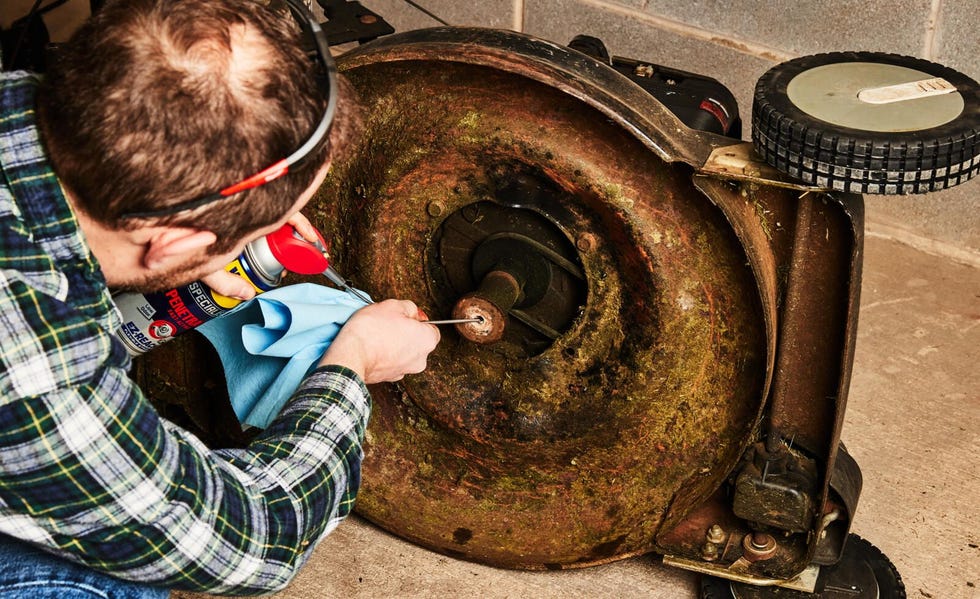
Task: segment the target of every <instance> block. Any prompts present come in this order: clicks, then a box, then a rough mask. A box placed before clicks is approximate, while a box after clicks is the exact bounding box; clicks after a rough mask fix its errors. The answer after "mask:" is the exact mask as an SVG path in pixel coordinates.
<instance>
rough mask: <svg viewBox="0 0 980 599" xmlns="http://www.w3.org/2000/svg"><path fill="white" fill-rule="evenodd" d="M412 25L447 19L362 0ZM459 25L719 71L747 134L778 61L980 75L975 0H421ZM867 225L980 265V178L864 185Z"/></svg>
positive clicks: (395, 2) (399, 23)
mask: <svg viewBox="0 0 980 599" xmlns="http://www.w3.org/2000/svg"><path fill="white" fill-rule="evenodd" d="M361 1H362V4H364V5H365V6H368V7H369V8H371V9H372V10H375V11H376V12H378V13H379V14H381V15H382V16H384V17H385V19H386V20H388V22H390V23H391V24H392V25H393V26H394V27H395V29H396V31H406V30H409V29H417V28H421V27H432V26H436V25H438V23H437V22H436V21H435V20H433V19H432V18H430V17H428V16H426V15H425V14H424V13H422V12H421V11H419V10H417V9H416V8H413V7H412V6H410V5H409V4H408V3H406V2H404V0H361ZM417 3H418V4H420V5H421V6H423V7H424V8H426V9H427V10H429V11H430V12H432V13H434V14H435V15H437V16H439V17H440V18H442V19H443V20H445V21H447V22H449V23H450V24H452V25H468V26H481V27H497V28H506V29H513V30H516V31H523V32H525V33H528V34H531V35H534V36H537V37H541V38H545V39H548V40H551V41H554V42H558V43H562V44H566V43H568V42H569V41H570V40H571V39H572V38H573V37H574V36H576V35H578V34H583V33H584V34H588V35H593V36H596V37H598V38H600V39H602V40H603V41H604V42H605V44H606V46H607V47H608V49H609V51H610V53H611V54H614V55H618V56H625V57H629V58H636V59H641V60H645V61H649V62H653V63H656V64H662V65H664V66H668V67H673V68H678V69H682V70H685V71H691V72H694V73H699V74H702V75H707V76H710V77H714V78H715V79H718V80H719V81H721V82H722V83H724V84H725V85H726V86H727V87H728V88H729V89H730V90H732V92H733V93H734V94H735V96H736V98H737V99H738V102H739V107H740V111H741V113H742V118H743V121H745V122H746V127H745V128H744V136H745V137H746V139H748V138H749V136H750V131H749V127H748V123H750V122H751V115H750V111H751V108H752V90H753V89H754V87H755V82H756V80H757V79H758V78H759V76H761V75H762V74H763V73H764V72H765V71H766V70H768V69H769V68H770V67H771V66H773V65H775V64H777V63H779V62H782V61H785V60H789V59H791V58H795V57H797V56H803V55H807V54H816V53H820V52H831V51H842V50H867V51H876V52H893V53H897V54H905V55H909V56H917V57H921V58H926V59H929V60H933V61H936V62H941V63H943V64H946V65H947V66H950V67H953V68H955V69H957V70H959V71H961V72H963V73H964V74H966V75H968V76H970V77H972V78H973V79H976V80H980V28H978V27H977V23H980V2H977V0H875V1H873V2H862V1H857V0H821V1H819V2H804V1H789V2H785V1H784V2H763V1H760V0H715V1H708V0H700V1H699V0H692V1H689V2H675V1H673V0H619V1H613V0H485V1H484V2H480V3H476V2H466V3H463V2H456V1H454V0H417ZM866 203H867V207H868V225H867V228H866V230H867V232H868V234H870V235H879V236H884V237H891V238H895V239H898V240H900V241H902V242H904V243H907V244H910V245H913V246H915V247H918V248H919V249H922V250H925V251H928V252H930V253H935V254H940V255H944V256H948V257H950V258H952V259H955V260H957V261H960V262H965V263H968V264H972V265H974V266H980V180H977V179H974V180H972V181H970V182H968V183H966V184H964V185H961V186H959V187H955V188H952V189H949V190H945V191H942V192H938V193H932V194H925V195H916V196H889V197H875V196H866Z"/></svg>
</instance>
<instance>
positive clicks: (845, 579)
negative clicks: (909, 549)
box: [701, 534, 907, 599]
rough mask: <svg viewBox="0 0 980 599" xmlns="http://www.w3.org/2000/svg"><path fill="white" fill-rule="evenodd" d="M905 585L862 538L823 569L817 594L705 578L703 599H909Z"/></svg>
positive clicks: (849, 540)
mask: <svg viewBox="0 0 980 599" xmlns="http://www.w3.org/2000/svg"><path fill="white" fill-rule="evenodd" d="M906 597H907V595H906V593H905V583H904V582H902V577H901V575H900V574H899V573H898V570H896V569H895V565H894V564H892V562H891V560H889V559H888V558H887V557H886V556H885V554H884V553H882V552H881V550H879V549H878V548H877V547H875V546H874V545H872V544H871V543H869V542H868V541H865V540H864V539H862V538H861V537H859V536H857V535H855V534H851V535H848V537H847V545H846V546H845V547H844V553H843V555H842V556H841V559H840V561H838V562H837V563H836V564H834V565H833V566H827V567H825V568H823V569H822V570H821V572H820V575H819V577H818V578H817V587H816V589H815V592H813V593H805V592H803V591H795V590H791V589H784V588H781V587H763V586H752V585H749V584H744V583H740V582H732V581H728V580H723V579H721V578H714V577H711V576H704V577H702V578H701V599H906Z"/></svg>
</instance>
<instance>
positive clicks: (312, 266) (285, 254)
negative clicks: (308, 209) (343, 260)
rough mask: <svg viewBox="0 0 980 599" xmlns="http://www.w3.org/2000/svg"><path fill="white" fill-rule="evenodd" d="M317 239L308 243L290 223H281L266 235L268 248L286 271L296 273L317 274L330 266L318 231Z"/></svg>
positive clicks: (324, 242) (324, 244) (325, 246)
mask: <svg viewBox="0 0 980 599" xmlns="http://www.w3.org/2000/svg"><path fill="white" fill-rule="evenodd" d="M316 235H317V237H318V238H319V241H318V242H317V243H315V244H314V243H310V242H309V241H307V240H306V239H303V238H302V237H301V236H300V234H299V233H298V232H297V231H296V229H294V228H293V227H292V225H283V226H282V227H280V228H279V229H278V230H277V231H275V232H273V233H269V234H268V235H266V241H267V242H268V244H269V250H270V251H271V252H272V255H273V256H274V257H275V259H276V260H278V261H279V263H280V264H282V266H283V268H285V269H286V270H287V271H289V272H292V273H296V274H298V275H319V274H322V273H323V272H324V271H325V270H327V268H328V267H329V266H330V261H329V256H328V255H327V243H326V241H324V239H323V235H321V234H320V232H319V231H317V232H316Z"/></svg>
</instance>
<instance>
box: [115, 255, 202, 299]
mask: <svg viewBox="0 0 980 599" xmlns="http://www.w3.org/2000/svg"><path fill="white" fill-rule="evenodd" d="M209 264H210V258H208V257H204V258H191V259H188V260H186V261H185V262H184V263H182V264H178V265H175V266H172V267H169V268H167V269H164V270H152V271H149V272H144V273H141V274H140V275H139V276H136V277H134V278H133V279H132V280H128V281H125V282H123V283H122V284H119V285H114V286H113V291H135V292H137V293H152V292H154V291H167V290H169V289H174V288H175V287H182V286H184V285H187V284H188V283H192V282H194V281H197V280H199V279H201V278H202V277H204V276H207V275H209V274H211V273H212V272H214V270H215V269H214V268H212V267H210V266H209Z"/></svg>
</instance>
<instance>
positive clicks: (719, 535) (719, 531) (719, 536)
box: [705, 524, 725, 545]
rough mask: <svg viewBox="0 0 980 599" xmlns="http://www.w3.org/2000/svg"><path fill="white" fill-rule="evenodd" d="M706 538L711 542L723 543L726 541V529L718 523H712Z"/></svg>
mask: <svg viewBox="0 0 980 599" xmlns="http://www.w3.org/2000/svg"><path fill="white" fill-rule="evenodd" d="M705 538H706V539H707V540H708V542H709V543H715V544H716V545H718V544H721V543H723V542H724V541H725V530H724V529H723V528H722V527H720V526H718V525H717V524H712V525H711V528H709V529H708V534H707V535H706V537H705Z"/></svg>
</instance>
